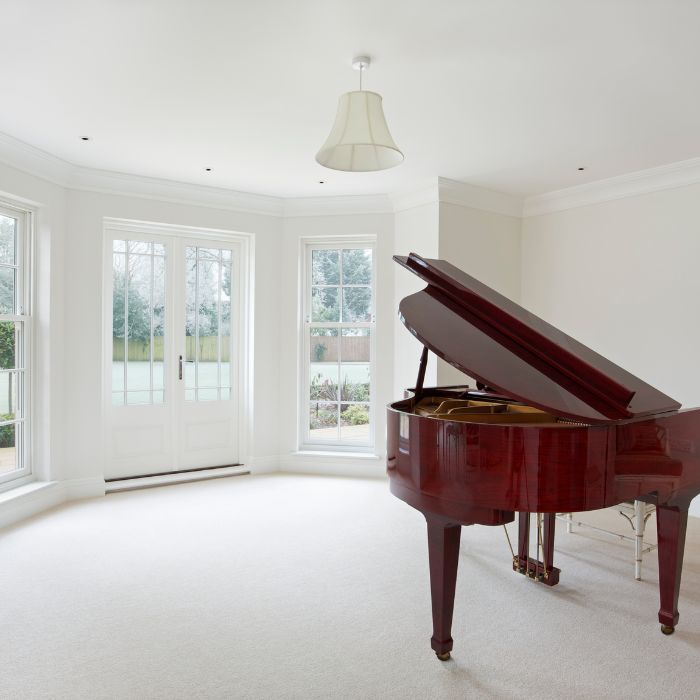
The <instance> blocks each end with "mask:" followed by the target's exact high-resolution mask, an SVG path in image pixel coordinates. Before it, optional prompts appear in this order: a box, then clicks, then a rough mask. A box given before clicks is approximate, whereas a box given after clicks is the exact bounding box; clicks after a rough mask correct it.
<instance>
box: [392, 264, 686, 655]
mask: <svg viewBox="0 0 700 700" xmlns="http://www.w3.org/2000/svg"><path fill="white" fill-rule="evenodd" d="M394 260H395V261H396V262H398V263H399V264H400V265H402V266H403V267H405V268H406V269H408V270H410V271H411V272H413V273H414V274H416V275H418V277H420V278H421V279H423V280H424V281H425V282H427V287H426V288H425V289H423V290H422V291H419V292H417V293H415V294H412V295H411V296H408V297H406V298H405V299H403V301H402V302H401V304H400V307H399V316H400V318H401V320H402V322H403V323H404V325H405V326H406V327H407V328H408V330H409V331H410V332H411V333H412V334H413V335H414V336H415V337H416V338H418V340H420V342H421V343H422V344H423V346H424V348H423V354H422V356H421V360H420V364H419V370H418V379H417V381H416V386H415V388H414V389H412V390H410V391H407V398H405V399H403V400H402V401H397V402H395V403H392V404H390V406H389V407H388V409H387V443H388V445H387V472H388V475H389V480H390V486H391V491H392V493H393V494H394V495H395V496H397V497H398V498H400V499H401V500H403V501H405V502H406V503H408V504H409V505H411V506H413V507H414V508H416V509H418V510H419V511H421V512H422V513H423V515H424V516H425V518H426V521H427V525H428V555H429V564H430V587H431V597H432V610H433V636H432V639H431V646H432V648H433V650H434V651H435V653H436V654H437V656H438V658H440V659H441V660H445V659H448V658H449V657H450V651H451V650H452V644H453V641H452V637H451V627H452V613H453V608H454V596H455V584H456V580H457V563H458V554H459V541H460V535H461V529H462V525H472V524H480V525H505V524H507V523H510V522H512V521H513V520H514V519H515V513H516V512H517V513H518V514H519V516H518V519H519V532H518V544H517V553H515V552H514V553H513V569H514V570H516V571H517V572H520V573H522V574H525V575H527V576H529V577H530V578H533V579H535V580H538V581H541V582H543V583H545V584H547V585H554V584H556V583H557V582H558V580H559V573H560V572H559V569H557V568H556V567H555V566H554V565H553V560H554V523H555V516H556V513H558V512H566V513H570V512H579V511H586V510H595V509H599V508H605V507H609V506H614V505H617V504H619V503H623V502H625V501H629V500H633V499H636V500H641V501H646V502H647V503H652V504H654V505H655V506H656V514H657V529H658V557H659V592H660V601H661V606H660V610H659V621H660V622H661V630H662V632H664V633H665V634H671V633H672V632H673V629H674V627H675V625H676V624H677V622H678V590H679V587H680V581H681V569H682V565H683V550H684V546H685V531H686V524H687V518H688V506H689V504H690V501H691V499H692V498H693V497H694V496H695V495H697V494H698V493H700V409H698V408H694V409H686V410H679V409H680V404H679V403H678V402H677V401H674V400H673V399H672V398H670V397H668V396H666V395H665V394H663V393H662V392H660V391H658V390H657V389H655V388H654V387H652V386H650V385H649V384H646V383H645V382H643V381H642V380H641V379H638V378H637V377H635V376H633V375H632V374H630V373H629V372H627V371H625V370H624V369H622V368H621V367H618V366H617V365H615V364H613V363H612V362H610V361H609V360H606V359H605V358H604V357H602V356H600V355H598V354H597V353H595V352H593V351H592V350H590V349H589V348H587V347H585V346H584V345H582V344H581V343H579V342H577V341H576V340H574V339H573V338H571V337H569V336H567V335H566V334H565V333H563V332H561V331H560V330H558V329H557V328H555V327H553V326H551V325H550V324H548V323H546V322H545V321H543V320H542V319H540V318H538V317H537V316H535V315H533V314H531V313H529V312H528V311H526V310H525V309H523V308H522V307H520V306H518V305H517V304H515V303H514V302H512V301H510V300H509V299H507V298H506V297H504V296H502V295H500V294H498V293H497V292H495V291H494V290H492V289H490V288H489V287H487V286H486V285H484V284H482V283H480V282H479V281H477V280H476V279H474V278H473V277H470V276H469V275H467V274H466V273H464V272H462V271H461V270H459V269H458V268H456V267H454V266H453V265H451V264H450V263H448V262H445V261H443V260H427V259H423V258H421V257H419V256H418V255H416V254H414V253H411V254H410V255H409V256H408V257H398V256H396V257H395V258H394ZM428 350H430V351H432V352H433V353H435V354H436V355H438V356H439V357H441V358H442V359H443V360H446V361H447V362H449V363H450V364H451V365H453V366H454V367H456V368H457V369H459V370H461V371H463V372H464V373H465V374H467V375H468V376H470V377H472V378H473V379H475V380H476V388H474V389H470V388H468V387H467V386H460V387H438V388H425V387H424V386H423V383H424V377H425V369H426V364H427V359H428ZM531 513H536V514H539V515H538V519H537V524H536V525H535V528H536V535H537V536H536V541H537V544H536V546H535V547H534V551H530V543H531V540H533V537H532V535H533V533H532V532H531V530H530V522H531V517H530V514H531ZM533 555H534V556H533Z"/></svg>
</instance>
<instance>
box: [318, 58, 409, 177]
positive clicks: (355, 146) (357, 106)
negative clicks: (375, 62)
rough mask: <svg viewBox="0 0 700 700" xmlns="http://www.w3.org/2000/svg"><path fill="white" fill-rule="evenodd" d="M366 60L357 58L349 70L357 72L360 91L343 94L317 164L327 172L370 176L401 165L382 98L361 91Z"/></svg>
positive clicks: (399, 154) (401, 156)
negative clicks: (340, 171) (326, 169)
mask: <svg viewBox="0 0 700 700" xmlns="http://www.w3.org/2000/svg"><path fill="white" fill-rule="evenodd" d="M369 64H370V59H369V57H368V56H358V57H357V58H354V59H353V61H352V67H353V68H354V69H355V70H358V71H360V89H359V90H354V91H352V92H346V93H345V94H344V95H341V96H340V100H339V101H338V113H337V114H336V116H335V122H334V124H333V127H332V129H331V133H330V134H329V135H328V138H327V139H326V142H325V143H324V144H323V146H322V147H321V150H320V151H319V152H318V153H317V154H316V160H317V162H319V163H320V164H321V165H323V166H324V167H326V168H331V169H332V170H344V171H346V172H369V171H372V170H385V169H386V168H393V167H394V166H395V165H399V163H401V162H402V161H403V153H402V152H401V151H400V150H399V149H398V147H397V145H396V144H395V143H394V139H393V138H392V137H391V134H390V133H389V127H388V126H387V125H386V119H385V117H384V109H383V108H382V96H381V95H379V94H377V93H376V92H369V91H367V90H363V89H362V71H365V70H367V69H368V68H369Z"/></svg>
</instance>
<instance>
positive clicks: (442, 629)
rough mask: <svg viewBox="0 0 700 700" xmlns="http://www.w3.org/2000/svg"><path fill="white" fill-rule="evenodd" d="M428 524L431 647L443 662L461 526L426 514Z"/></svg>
mask: <svg viewBox="0 0 700 700" xmlns="http://www.w3.org/2000/svg"><path fill="white" fill-rule="evenodd" d="M424 515H425V519H426V521H427V523H428V557H429V560H430V594H431V597H432V603H433V636H432V639H431V640H430V646H431V647H432V648H433V649H434V651H435V654H436V655H437V657H438V659H440V660H441V661H447V659H449V658H450V651H451V650H452V612H453V610H454V602H455V586H456V583H457V564H458V563H459V538H460V535H461V533H462V526H461V525H457V524H455V523H452V522H450V521H448V520H445V519H444V518H440V517H438V516H435V515H432V514H430V513H425V514H424Z"/></svg>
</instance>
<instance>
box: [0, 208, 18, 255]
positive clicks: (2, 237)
mask: <svg viewBox="0 0 700 700" xmlns="http://www.w3.org/2000/svg"><path fill="white" fill-rule="evenodd" d="M16 249H17V219H13V218H12V217H9V216H3V215H2V214H0V264H2V265H14V264H15V263H16V258H15V255H16Z"/></svg>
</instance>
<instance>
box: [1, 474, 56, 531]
mask: <svg viewBox="0 0 700 700" xmlns="http://www.w3.org/2000/svg"><path fill="white" fill-rule="evenodd" d="M64 500H65V493H64V489H63V488H61V484H60V483H59V482H57V481H32V482H31V483H28V484H23V485H21V486H17V487H16V488H12V489H9V490H7V491H4V492H3V493H0V527H5V526H6V525H11V524H12V523H15V522H18V521H19V520H24V519H25V518H28V517H31V516H32V515H36V514H37V513H41V512H42V511H44V510H47V509H49V508H53V507H54V506H57V505H59V504H60V503H63V501H64Z"/></svg>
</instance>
